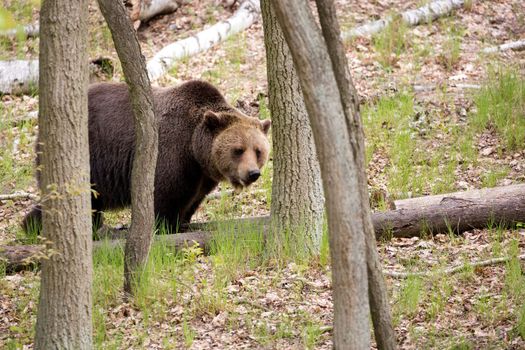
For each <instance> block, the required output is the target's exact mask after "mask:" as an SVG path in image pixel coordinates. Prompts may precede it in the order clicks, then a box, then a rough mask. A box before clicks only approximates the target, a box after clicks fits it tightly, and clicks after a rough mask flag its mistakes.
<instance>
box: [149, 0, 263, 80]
mask: <svg viewBox="0 0 525 350" xmlns="http://www.w3.org/2000/svg"><path fill="white" fill-rule="evenodd" d="M260 13H261V7H260V4H259V1H258V0H244V1H243V2H242V3H241V5H240V7H239V8H238V9H237V11H235V13H234V14H233V16H232V17H230V18H229V19H228V20H226V21H223V22H219V23H217V24H214V25H213V26H211V27H210V28H208V29H205V30H203V31H202V32H199V33H198V34H196V35H195V36H191V37H189V38H185V39H182V40H179V41H177V42H175V43H173V44H170V45H168V46H166V47H164V48H163V49H161V50H160V51H159V52H158V53H157V54H155V56H153V58H152V59H151V60H149V62H148V65H147V66H148V74H149V77H150V79H151V81H155V80H157V79H159V78H160V77H162V76H163V75H164V74H166V73H167V72H168V71H169V70H170V68H171V67H173V65H174V64H175V62H176V61H177V60H178V59H181V58H183V57H188V56H192V55H195V54H197V53H199V52H201V51H204V50H207V49H209V48H210V47H212V46H214V45H216V44H218V43H219V42H221V41H223V40H225V39H226V38H228V37H229V36H232V35H233V34H236V33H238V32H241V31H243V30H244V29H246V28H248V27H249V26H251V25H252V24H253V23H254V22H255V21H256V20H257V19H258V18H259V16H260Z"/></svg>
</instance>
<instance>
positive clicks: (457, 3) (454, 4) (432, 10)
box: [342, 0, 464, 40]
mask: <svg viewBox="0 0 525 350" xmlns="http://www.w3.org/2000/svg"><path fill="white" fill-rule="evenodd" d="M463 4H464V0H439V1H434V2H431V3H430V4H428V5H425V6H422V7H420V8H417V9H415V10H409V11H406V12H403V13H402V14H401V17H402V19H403V22H405V23H406V24H407V25H409V26H417V25H418V24H421V23H428V22H432V21H434V20H435V19H437V18H439V17H442V16H445V15H447V14H449V13H450V12H452V10H454V9H456V8H459V7H462V6H463ZM390 21H392V17H391V16H390V17H387V18H385V19H379V20H377V21H374V22H369V23H366V24H363V25H361V26H359V27H356V28H353V29H350V30H349V31H346V32H343V34H342V36H343V39H344V40H347V39H351V38H354V37H358V36H367V35H372V34H376V33H379V32H380V31H382V30H383V29H384V28H385V27H386V26H387V25H388V24H389V23H390Z"/></svg>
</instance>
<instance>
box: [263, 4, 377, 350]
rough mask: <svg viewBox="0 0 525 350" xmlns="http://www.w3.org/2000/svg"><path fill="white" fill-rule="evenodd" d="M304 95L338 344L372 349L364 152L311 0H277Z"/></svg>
mask: <svg viewBox="0 0 525 350" xmlns="http://www.w3.org/2000/svg"><path fill="white" fill-rule="evenodd" d="M272 4H273V5H274V9H275V12H276V15H277V18H278V20H279V23H280V25H281V29H282V30H283V33H284V36H285V38H286V41H287V43H288V47H289V48H290V51H291V53H292V56H293V60H294V64H295V68H296V70H297V73H298V76H299V81H300V83H301V88H302V91H303V95H304V100H305V104H306V107H307V110H308V115H309V118H310V123H311V125H312V129H313V132H314V138H315V145H316V149H317V154H318V158H319V161H320V164H321V171H322V172H321V175H322V178H323V187H324V191H325V194H326V203H327V214H328V226H329V232H330V234H329V238H330V253H331V259H332V268H333V283H332V285H333V293H334V348H336V349H359V350H361V349H368V348H370V326H369V315H370V309H369V303H368V282H367V267H366V245H365V234H364V225H365V223H364V222H363V217H364V215H363V213H362V208H363V205H362V204H361V194H360V188H359V181H358V177H359V171H358V169H357V159H356V155H357V154H358V150H356V149H355V145H354V144H351V143H350V138H349V135H348V130H347V126H346V122H345V118H344V110H343V105H342V103H341V96H340V92H339V89H338V86H337V82H336V79H335V75H334V71H333V70H332V63H331V61H330V57H329V55H328V50H327V47H326V44H325V42H324V39H323V37H322V36H321V33H320V32H319V28H318V27H317V25H316V23H315V19H314V17H313V14H312V13H311V12H310V10H309V6H308V2H307V1H298V0H294V1H292V0H274V1H273V2H272Z"/></svg>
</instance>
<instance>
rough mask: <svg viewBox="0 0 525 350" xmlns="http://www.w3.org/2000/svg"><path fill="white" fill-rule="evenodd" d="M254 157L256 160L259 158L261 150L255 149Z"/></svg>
mask: <svg viewBox="0 0 525 350" xmlns="http://www.w3.org/2000/svg"><path fill="white" fill-rule="evenodd" d="M255 155H256V156H257V159H259V158H261V150H260V149H256V150H255Z"/></svg>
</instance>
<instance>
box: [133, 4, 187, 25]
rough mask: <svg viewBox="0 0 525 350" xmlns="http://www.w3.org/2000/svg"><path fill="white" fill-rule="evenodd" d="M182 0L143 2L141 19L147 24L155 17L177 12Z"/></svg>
mask: <svg viewBox="0 0 525 350" xmlns="http://www.w3.org/2000/svg"><path fill="white" fill-rule="evenodd" d="M180 3H181V0H151V1H149V2H147V1H142V2H141V6H140V14H139V19H140V20H141V21H142V22H147V21H149V20H150V19H152V18H153V17H155V16H158V15H163V14H167V13H172V12H175V10H177V9H178V8H179V7H180Z"/></svg>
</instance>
